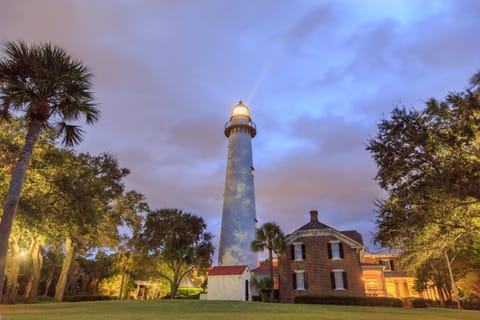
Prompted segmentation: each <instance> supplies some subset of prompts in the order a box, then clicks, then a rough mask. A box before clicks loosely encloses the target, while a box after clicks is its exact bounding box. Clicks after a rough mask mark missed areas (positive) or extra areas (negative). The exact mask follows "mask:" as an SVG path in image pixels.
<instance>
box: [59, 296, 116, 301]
mask: <svg viewBox="0 0 480 320" xmlns="http://www.w3.org/2000/svg"><path fill="white" fill-rule="evenodd" d="M116 299H117V298H116V297H111V296H88V295H84V296H82V295H80V296H64V297H63V301H65V302H79V301H97V300H116Z"/></svg>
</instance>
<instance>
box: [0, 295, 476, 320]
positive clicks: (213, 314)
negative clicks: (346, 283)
mask: <svg viewBox="0 0 480 320" xmlns="http://www.w3.org/2000/svg"><path fill="white" fill-rule="evenodd" d="M0 315H1V316H2V320H33V319H42V320H60V319H62V320H63V319H69V320H80V319H85V320H86V319H88V320H95V319H99V320H100V319H102V320H104V319H115V320H117V319H118V320H126V319H129V320H131V319H134V320H152V319H169V320H170V319H171V320H180V319H182V320H183V319H184V320H195V319H202V320H203V319H208V320H217V319H227V320H258V319H262V320H274V319H275V320H283V319H295V320H307V319H316V320H324V319H325V320H326V319H328V320H330V319H331V320H333V319H358V320H363V319H365V320H367V319H368V320H372V319H388V320H409V319H412V320H413V319H422V320H444V319H445V320H446V319H462V320H470V319H471V320H474V319H475V320H477V319H480V311H470V310H460V311H459V310H453V309H442V308H426V309H403V308H387V307H359V306H333V305H302V304H269V303H259V302H251V303H245V302H227V301H199V300H173V301H170V300H160V301H152V300H150V301H133V300H129V301H93V302H64V303H40V304H17V305H0Z"/></svg>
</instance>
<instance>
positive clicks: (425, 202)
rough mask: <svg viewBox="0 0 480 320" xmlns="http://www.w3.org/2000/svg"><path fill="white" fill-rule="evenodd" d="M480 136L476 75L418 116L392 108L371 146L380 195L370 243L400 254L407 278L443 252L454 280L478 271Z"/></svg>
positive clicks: (439, 260)
mask: <svg viewBox="0 0 480 320" xmlns="http://www.w3.org/2000/svg"><path fill="white" fill-rule="evenodd" d="M479 129H480V73H478V74H476V75H475V76H474V77H473V78H472V81H471V87H470V88H467V89H466V90H465V91H463V92H459V93H450V94H448V95H447V97H446V98H445V100H443V101H438V100H435V99H431V100H429V101H428V102H427V103H426V105H425V108H424V109H422V110H413V109H412V110H407V109H405V108H398V107H397V108H395V109H394V110H393V111H392V114H391V118H390V119H385V120H383V121H381V122H380V124H379V125H378V133H377V135H376V136H375V137H374V138H373V139H371V140H370V141H369V143H368V145H367V150H368V151H370V152H371V153H372V156H373V158H374V160H375V162H376V164H377V167H378V173H377V176H376V180H377V181H378V183H379V185H380V186H381V187H382V188H383V189H384V190H385V191H386V197H385V198H384V199H381V200H378V201H377V202H376V207H377V218H376V224H377V227H378V232H377V233H376V235H375V241H376V242H377V243H379V244H380V245H382V246H385V247H390V248H399V249H401V250H402V251H403V255H404V257H403V261H404V264H405V266H406V267H407V270H409V271H415V270H420V269H424V271H425V270H426V269H431V270H433V269H432V268H434V267H435V264H436V263H441V264H445V260H444V258H443V257H444V254H445V252H448V254H449V256H450V257H451V258H452V259H451V262H453V268H454V272H455V277H456V278H457V279H458V278H460V277H462V276H464V275H465V274H466V273H468V272H469V271H470V270H474V269H476V268H478V266H479V265H480V260H479V255H478V253H479V248H480V191H479V190H480V189H479V188H478V186H479V185H480V130H479ZM442 259H443V260H442ZM432 263H433V264H432ZM424 271H421V272H420V273H425V272H424ZM427 273H428V272H427ZM430 274H431V273H430ZM427 278H428V277H427ZM427 278H421V279H420V280H421V281H424V280H426V279H427Z"/></svg>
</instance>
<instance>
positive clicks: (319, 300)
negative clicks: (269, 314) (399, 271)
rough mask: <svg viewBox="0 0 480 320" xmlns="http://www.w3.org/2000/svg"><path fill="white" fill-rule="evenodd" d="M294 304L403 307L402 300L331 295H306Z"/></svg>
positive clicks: (298, 298)
mask: <svg viewBox="0 0 480 320" xmlns="http://www.w3.org/2000/svg"><path fill="white" fill-rule="evenodd" d="M293 302H294V303H305V304H336V305H355V306H376V307H403V303H402V300H400V299H397V298H386V297H355V296H329V295H305V296H298V297H295V298H294V300H293Z"/></svg>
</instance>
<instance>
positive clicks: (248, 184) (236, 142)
mask: <svg viewBox="0 0 480 320" xmlns="http://www.w3.org/2000/svg"><path fill="white" fill-rule="evenodd" d="M256 134H257V129H256V126H255V123H253V121H252V119H251V118H250V111H249V109H248V107H247V106H246V105H245V104H243V102H242V101H240V102H239V103H237V104H236V105H235V106H233V108H232V112H231V115H230V119H229V121H228V122H227V123H226V124H225V136H226V137H227V138H228V158H227V173H226V176H225V192H224V194H223V213H222V229H221V231H220V246H219V253H218V265H220V266H229V265H248V266H249V267H251V268H253V267H255V266H256V265H257V255H256V253H255V252H253V251H252V249H251V243H252V241H253V240H254V239H255V225H256V222H257V219H256V213H255V189H254V184H253V178H254V168H253V158H252V138H254V137H255V135H256Z"/></svg>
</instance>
